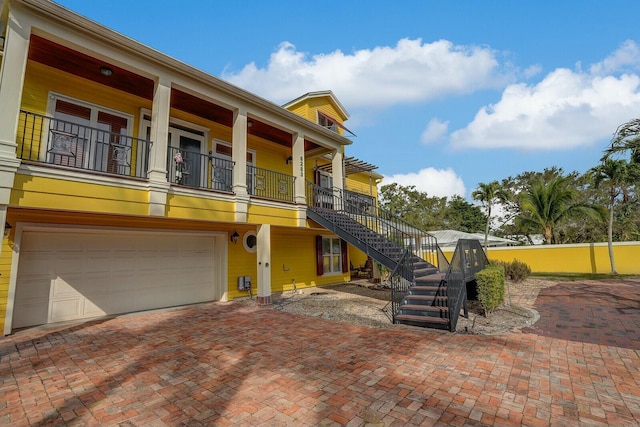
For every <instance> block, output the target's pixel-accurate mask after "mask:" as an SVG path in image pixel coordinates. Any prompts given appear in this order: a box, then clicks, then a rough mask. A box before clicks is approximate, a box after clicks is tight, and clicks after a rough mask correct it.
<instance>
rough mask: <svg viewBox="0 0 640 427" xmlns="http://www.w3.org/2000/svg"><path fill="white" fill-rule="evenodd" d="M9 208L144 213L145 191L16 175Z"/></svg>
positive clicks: (145, 204)
mask: <svg viewBox="0 0 640 427" xmlns="http://www.w3.org/2000/svg"><path fill="white" fill-rule="evenodd" d="M9 205H10V206H12V207H23V208H38V209H55V210H59V209H60V208H63V209H64V210H69V211H85V212H97V213H114V214H126V215H148V214H149V193H148V192H147V191H146V190H136V189H130V188H123V187H115V186H111V185H101V184H91V183H85V182H77V181H66V180H60V179H55V178H44V177H38V176H27V175H22V174H17V175H16V178H15V181H14V189H13V191H12V192H11V198H10V202H9Z"/></svg>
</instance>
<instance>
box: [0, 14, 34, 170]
mask: <svg viewBox="0 0 640 427" xmlns="http://www.w3.org/2000/svg"><path fill="white" fill-rule="evenodd" d="M30 33H31V26H29V25H25V24H23V23H19V22H16V19H15V17H14V16H13V15H12V14H10V15H9V22H8V25H7V32H6V39H5V42H4V54H3V58H2V66H1V67H0V105H1V106H2V114H0V160H2V161H4V160H5V159H10V160H15V158H16V132H17V130H18V118H19V117H20V104H21V103H22V88H23V86H24V74H25V70H26V68H27V54H28V52H29V34H30Z"/></svg>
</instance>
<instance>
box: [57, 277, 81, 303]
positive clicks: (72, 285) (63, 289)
mask: <svg viewBox="0 0 640 427" xmlns="http://www.w3.org/2000/svg"><path fill="white" fill-rule="evenodd" d="M81 283H82V275H75V276H74V275H71V274H69V275H67V276H65V277H64V278H61V277H58V278H56V279H55V280H53V282H52V283H51V297H52V298H65V297H69V296H74V295H78V294H79V293H81V292H82V291H83V289H82V285H81Z"/></svg>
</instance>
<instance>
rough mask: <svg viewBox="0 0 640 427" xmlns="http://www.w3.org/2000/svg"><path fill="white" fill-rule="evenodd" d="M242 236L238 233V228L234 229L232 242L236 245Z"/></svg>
mask: <svg viewBox="0 0 640 427" xmlns="http://www.w3.org/2000/svg"><path fill="white" fill-rule="evenodd" d="M239 238H240V235H239V234H238V231H237V230H233V234H232V235H231V238H230V240H231V243H233V244H234V245H236V244H238V239H239Z"/></svg>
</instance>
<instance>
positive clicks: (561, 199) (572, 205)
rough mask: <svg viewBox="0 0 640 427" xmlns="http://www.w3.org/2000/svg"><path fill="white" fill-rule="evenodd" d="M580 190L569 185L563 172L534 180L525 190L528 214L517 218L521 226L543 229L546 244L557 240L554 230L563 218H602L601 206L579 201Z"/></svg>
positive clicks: (524, 199) (524, 207)
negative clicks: (545, 178)
mask: <svg viewBox="0 0 640 427" xmlns="http://www.w3.org/2000/svg"><path fill="white" fill-rule="evenodd" d="M576 199H577V191H576V190H575V189H574V188H570V187H568V186H567V177H564V176H560V177H557V178H554V179H552V180H551V181H549V182H545V181H542V180H537V181H534V182H533V183H532V184H531V187H530V188H529V189H528V191H526V192H525V194H524V196H523V200H522V204H521V208H522V211H523V213H524V215H522V216H520V217H518V218H517V222H518V225H519V227H521V228H525V229H527V228H528V229H533V228H535V229H542V234H543V235H544V240H545V244H551V243H554V242H555V238H554V231H555V229H556V227H557V226H558V225H559V224H560V223H561V222H563V221H566V220H569V219H572V218H577V217H579V216H580V215H587V216H589V217H592V218H597V219H601V218H602V212H601V210H599V209H598V208H597V207H594V206H591V205H587V204H583V203H576Z"/></svg>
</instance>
